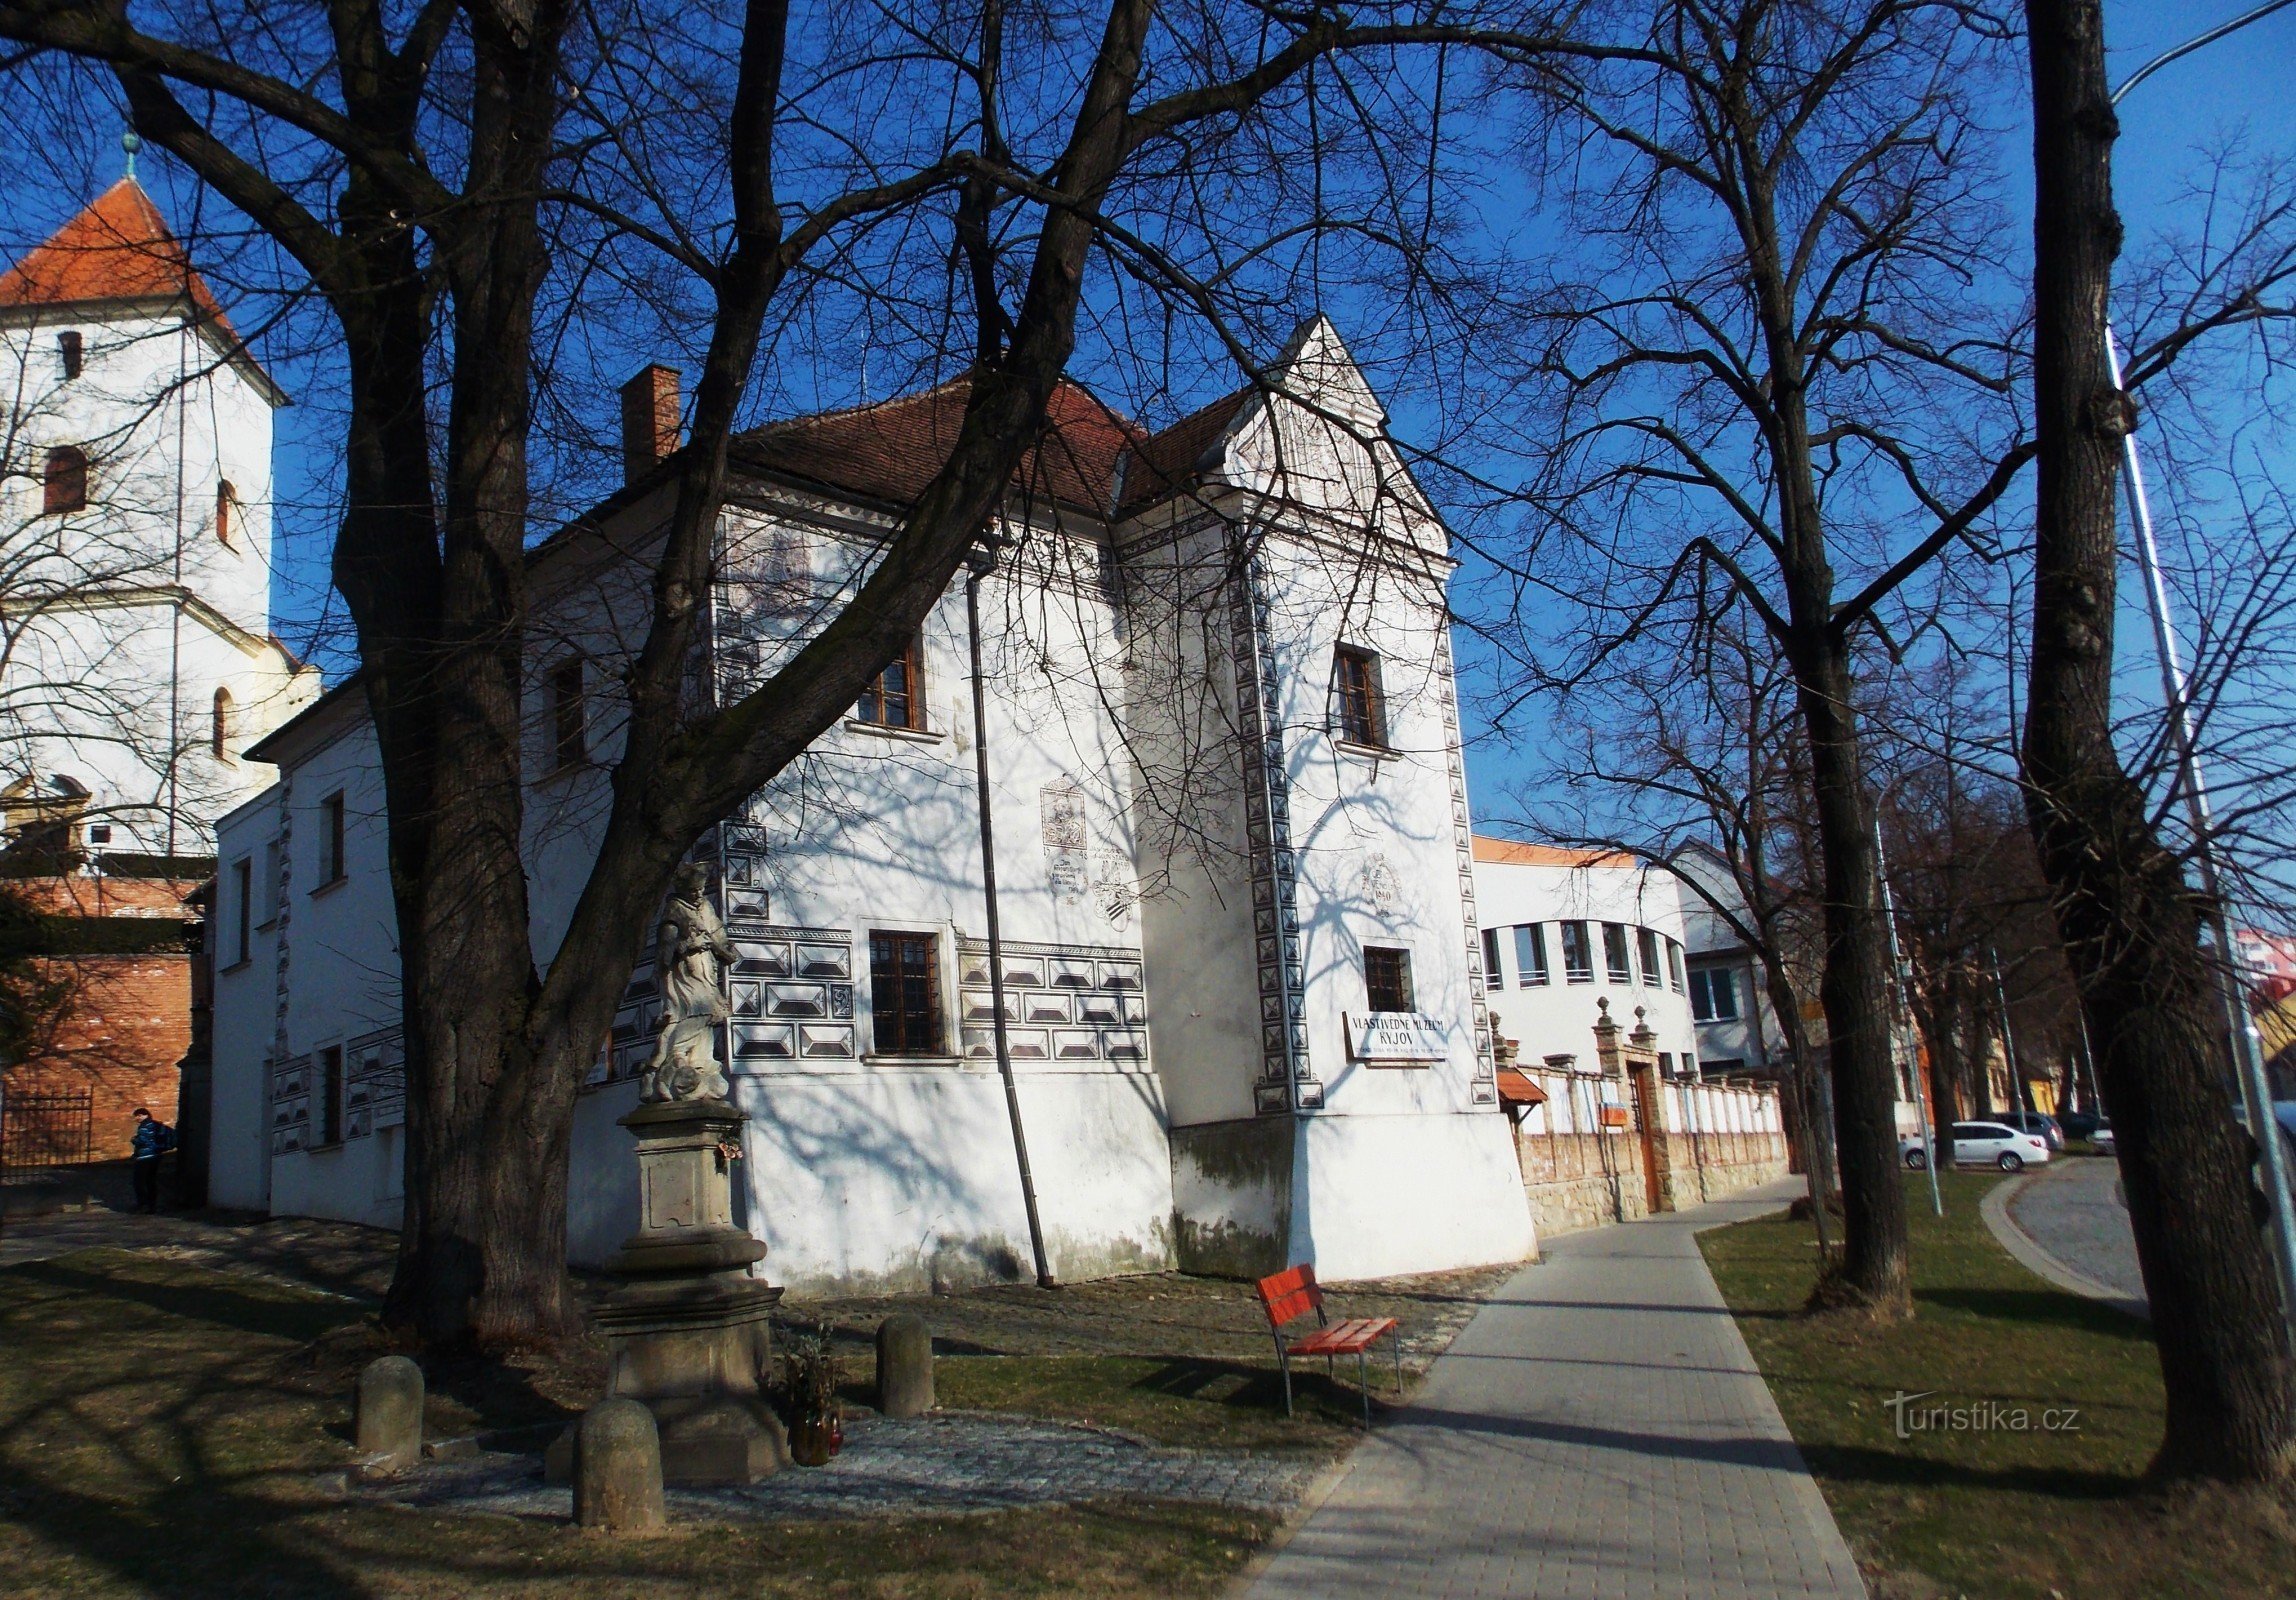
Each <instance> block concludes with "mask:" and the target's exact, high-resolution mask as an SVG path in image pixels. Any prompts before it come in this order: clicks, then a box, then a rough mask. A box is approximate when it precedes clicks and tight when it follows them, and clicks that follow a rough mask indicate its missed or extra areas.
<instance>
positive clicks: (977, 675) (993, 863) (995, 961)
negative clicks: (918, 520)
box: [965, 533, 1060, 1289]
mask: <svg viewBox="0 0 2296 1600" xmlns="http://www.w3.org/2000/svg"><path fill="white" fill-rule="evenodd" d="M991 538H993V536H992V535H988V534H985V533H984V534H983V540H984V542H983V543H981V544H979V545H976V546H974V547H973V551H972V554H971V555H970V556H969V557H967V563H968V565H970V567H971V568H972V575H971V576H970V577H968V578H967V579H966V580H965V628H966V632H967V634H968V636H969V639H970V642H971V646H972V666H973V771H974V777H975V781H976V783H977V784H978V786H979V793H980V813H981V892H982V894H983V896H984V898H985V900H986V904H987V910H988V924H989V1005H990V1006H991V1008H992V1009H993V1010H994V1012H995V1019H994V1024H993V1026H994V1029H995V1033H996V1048H997V1072H998V1075H999V1076H1001V1077H1002V1078H1003V1079H1004V1098H1005V1114H1006V1115H1007V1116H1009V1117H1010V1118H1011V1119H1012V1150H1013V1156H1014V1158H1015V1159H1016V1160H1018V1161H1019V1163H1020V1196H1021V1199H1022V1201H1023V1202H1024V1203H1025V1204H1026V1205H1027V1207H1028V1246H1029V1249H1030V1250H1031V1251H1032V1252H1033V1253H1034V1254H1035V1256H1036V1286H1037V1287H1038V1288H1039V1289H1057V1288H1059V1287H1060V1280H1059V1279H1058V1278H1055V1277H1054V1276H1053V1275H1052V1264H1051V1263H1050V1262H1049V1261H1048V1260H1046V1258H1045V1254H1044V1223H1043V1221H1042V1219H1040V1218H1039V1217H1038V1216H1037V1211H1036V1178H1035V1177H1034V1175H1032V1174H1031V1173H1030V1171H1029V1168H1028V1133H1027V1131H1026V1130H1025V1129H1024V1128H1023V1127H1022V1126H1021V1120H1020V1088H1019V1086H1018V1085H1017V1084H1016V1083H1015V1082H1014V1081H1013V1075H1012V1045H1011V1040H1010V1038H1009V1036H1008V1035H1007V1033H1006V1031H1005V987H1004V932H1003V928H1002V925H1001V924H1000V923H999V921H998V919H997V841H996V826H995V823H994V821H993V820H992V818H991V809H992V808H991V806H990V804H989V719H988V695H987V691H986V689H985V688H984V678H983V675H982V672H981V580H982V579H983V578H985V577H987V576H988V575H989V574H990V573H992V572H994V571H995V570H996V565H997V557H996V550H995V547H994V545H993V544H991V543H988V542H986V541H988V540H989V539H991Z"/></svg>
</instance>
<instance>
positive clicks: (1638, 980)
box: [1475, 840, 1703, 1067]
mask: <svg viewBox="0 0 2296 1600" xmlns="http://www.w3.org/2000/svg"><path fill="white" fill-rule="evenodd" d="M1510 843H1511V841H1506V840H1490V841H1485V842H1484V843H1483V845H1482V846H1481V847H1480V849H1479V851H1478V855H1479V857H1480V859H1478V860H1477V861H1476V863H1475V901H1476V905H1477V906H1478V907H1479V908H1480V910H1481V912H1482V916H1483V925H1484V926H1485V927H1486V928H1490V929H1493V930H1495V931H1496V932H1497V934H1498V936H1499V939H1498V943H1499V958H1500V971H1499V979H1500V985H1499V986H1498V987H1496V988H1494V989H1492V990H1491V995H1490V1004H1491V1009H1492V1011H1494V1012H1495V1013H1497V1015H1498V1017H1499V1019H1500V1020H1499V1031H1500V1032H1501V1033H1502V1034H1504V1035H1506V1037H1508V1038H1510V1039H1514V1040H1517V1041H1519V1042H1520V1045H1521V1055H1522V1059H1523V1060H1524V1061H1526V1062H1537V1061H1541V1060H1544V1059H1545V1058H1546V1057H1548V1056H1550V1055H1572V1056H1576V1057H1577V1058H1578V1061H1579V1064H1580V1066H1581V1067H1588V1066H1591V1065H1593V1062H1594V1025H1595V1022H1596V1020H1597V1019H1598V1017H1599V1016H1600V1015H1601V1009H1600V1007H1599V1006H1598V1005H1597V1003H1596V1002H1597V1001H1599V1000H1607V1001H1609V1003H1610V1014H1611V1016H1613V1017H1614V1018H1616V1019H1617V1020H1618V1023H1619V1026H1620V1027H1621V1028H1623V1029H1625V1030H1627V1031H1629V1032H1631V1031H1632V1030H1633V1028H1634V1026H1635V1009H1636V1008H1637V1007H1640V1008H1642V1010H1643V1013H1644V1020H1646V1021H1647V1022H1648V1023H1649V1025H1650V1028H1651V1030H1652V1031H1653V1032H1654V1033H1656V1034H1657V1036H1658V1042H1657V1043H1656V1044H1655V1045H1654V1046H1653V1047H1652V1048H1653V1049H1656V1050H1658V1051H1660V1052H1662V1053H1664V1054H1665V1055H1667V1056H1670V1057H1672V1058H1674V1061H1675V1062H1676V1063H1680V1061H1681V1060H1682V1058H1683V1057H1685V1056H1692V1055H1695V1056H1700V1057H1701V1058H1702V1057H1703V1051H1702V1050H1701V1049H1700V1045H1699V1039H1698V1035H1697V1032H1696V1030H1695V1027H1694V1025H1693V1024H1692V1022H1691V1019H1690V1000H1689V996H1688V993H1687V990H1686V987H1677V985H1676V983H1675V972H1674V962H1673V961H1672V960H1670V959H1669V958H1668V954H1667V945H1668V941H1671V942H1672V943H1673V944H1674V945H1675V946H1676V947H1680V946H1682V945H1683V944H1684V942H1685V941H1684V940H1683V932H1684V927H1683V911H1682V904H1681V900H1680V892H1679V890H1678V888H1677V886H1676V884H1675V882H1674V879H1673V877H1672V876H1671V875H1670V874H1669V873H1667V872H1665V871H1663V870H1660V869H1656V868H1646V867H1643V866H1640V865H1636V864H1634V863H1631V862H1627V863H1622V864H1616V865H1594V864H1591V863H1592V862H1593V861H1594V860H1596V859H1598V858H1594V857H1591V856H1582V855H1581V854H1580V853H1578V852H1570V851H1554V850H1546V849H1545V847H1534V848H1536V849H1539V850H1543V851H1545V853H1549V854H1552V855H1554V856H1557V857H1562V858H1566V859H1564V860H1557V861H1552V862H1523V861H1507V860H1494V859H1489V858H1490V857H1492V856H1500V855H1507V854H1519V853H1520V852H1516V851H1510V850H1509V849H1508V848H1507V847H1508V845H1509V844H1510ZM1573 856H1580V859H1579V860H1578V861H1577V862H1575V863H1574V862H1570V861H1569V860H1568V859H1567V858H1570V857H1573ZM1612 859H1614V860H1615V858H1612ZM1565 921H1574V922H1584V923H1585V924H1586V925H1587V933H1588V937H1589V939H1590V940H1591V941H1592V955H1593V966H1594V975H1593V978H1592V979H1591V981H1589V982H1585V983H1573V982H1571V981H1569V979H1568V976H1567V975H1566V973H1565V971H1564V965H1563V954H1562V937H1561V932H1560V928H1559V924H1561V923H1563V922H1565ZM1606 922H1608V923H1617V924H1619V925H1622V926H1623V927H1625V928H1626V929H1627V930H1628V949H1627V955H1628V960H1629V965H1630V969H1631V974H1632V976H1631V979H1630V981H1628V982H1626V983H1618V982H1615V981H1613V980H1612V978H1611V975H1610V970H1609V964H1608V962H1607V961H1606V960H1605V957H1604V952H1603V943H1602V940H1603V933H1602V927H1603V924H1604V923H1606ZM1529 925H1536V926H1538V927H1539V929H1540V930H1541V932H1542V934H1543V936H1544V938H1545V941H1546V954H1547V981H1546V982H1544V983H1539V982H1537V981H1535V976H1534V974H1532V973H1531V972H1529V971H1527V970H1526V969H1525V967H1524V966H1523V964H1522V962H1521V960H1520V959H1519V957H1518V950H1517V941H1516V935H1515V929H1516V928H1517V927H1522V926H1529ZM1644 928H1647V929H1649V930H1650V931H1651V932H1652V933H1654V934H1656V935H1658V937H1659V939H1660V949H1659V958H1660V967H1661V971H1660V972H1659V974H1658V980H1659V981H1658V982H1656V983H1649V982H1646V981H1644V977H1645V975H1644V973H1643V970H1642V958H1641V950H1640V939H1639V937H1638V932H1637V931H1638V930H1640V929H1644Z"/></svg>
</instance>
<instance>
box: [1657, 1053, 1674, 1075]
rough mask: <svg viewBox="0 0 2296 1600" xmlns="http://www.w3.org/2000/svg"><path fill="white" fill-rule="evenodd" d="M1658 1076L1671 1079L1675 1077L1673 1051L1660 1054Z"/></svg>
mask: <svg viewBox="0 0 2296 1600" xmlns="http://www.w3.org/2000/svg"><path fill="white" fill-rule="evenodd" d="M1658 1075H1659V1076H1660V1077H1661V1078H1671V1077H1673V1076H1674V1052H1672V1051H1671V1050H1661V1051H1659V1052H1658Z"/></svg>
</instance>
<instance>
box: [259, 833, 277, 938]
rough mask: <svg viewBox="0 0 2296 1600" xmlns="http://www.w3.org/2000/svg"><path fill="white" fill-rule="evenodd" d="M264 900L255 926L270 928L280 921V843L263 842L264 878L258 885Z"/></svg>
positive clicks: (271, 840)
mask: <svg viewBox="0 0 2296 1600" xmlns="http://www.w3.org/2000/svg"><path fill="white" fill-rule="evenodd" d="M256 892H257V894H258V895H260V896H261V898H262V902H263V903H262V909H261V910H260V911H259V912H258V913H257V915H256V918H255V925H256V926H257V927H258V928H268V927H270V926H272V925H273V924H274V923H276V922H277V921H278V920H279V841H278V840H276V839H266V840H264V841H263V876H262V878H261V879H260V880H259V881H258V882H257V884H256Z"/></svg>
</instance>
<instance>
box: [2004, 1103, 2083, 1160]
mask: <svg viewBox="0 0 2296 1600" xmlns="http://www.w3.org/2000/svg"><path fill="white" fill-rule="evenodd" d="M1992 1120H1994V1121H1996V1122H2003V1123H2007V1124H2008V1125H2009V1126H2010V1127H2012V1128H2015V1129H2016V1130H2017V1131H2018V1132H2019V1133H2037V1134H2039V1135H2040V1136H2041V1137H2042V1138H2044V1139H2046V1140H2048V1141H2049V1149H2050V1150H2051V1151H2052V1152H2054V1151H2058V1150H2062V1149H2064V1148H2065V1130H2064V1129H2062V1128H2060V1127H2058V1126H2057V1119H2056V1118H2055V1117H2045V1116H2043V1115H2041V1113H2040V1112H2038V1111H1999V1112H1995V1113H1994V1114H1993V1119H1992Z"/></svg>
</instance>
